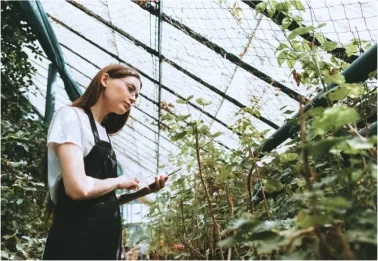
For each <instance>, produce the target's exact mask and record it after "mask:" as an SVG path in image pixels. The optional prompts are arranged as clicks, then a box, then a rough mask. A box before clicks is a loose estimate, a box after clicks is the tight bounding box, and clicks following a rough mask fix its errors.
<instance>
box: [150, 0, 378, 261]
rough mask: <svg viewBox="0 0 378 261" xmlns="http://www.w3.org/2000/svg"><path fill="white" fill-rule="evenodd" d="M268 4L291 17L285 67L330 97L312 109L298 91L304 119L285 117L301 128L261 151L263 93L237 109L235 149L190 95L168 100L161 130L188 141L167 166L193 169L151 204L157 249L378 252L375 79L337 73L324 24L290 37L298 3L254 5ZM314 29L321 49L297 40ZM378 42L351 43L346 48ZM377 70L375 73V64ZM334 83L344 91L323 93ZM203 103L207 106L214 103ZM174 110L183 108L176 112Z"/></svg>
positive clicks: (290, 255) (307, 255)
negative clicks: (277, 146) (351, 79)
mask: <svg viewBox="0 0 378 261" xmlns="http://www.w3.org/2000/svg"><path fill="white" fill-rule="evenodd" d="M265 9H267V10H268V13H271V14H272V15H273V14H274V12H275V11H276V10H280V11H283V12H285V13H286V15H287V18H285V19H286V20H285V21H284V22H283V24H282V25H281V28H282V30H283V32H284V34H285V36H286V39H287V41H285V42H281V43H280V45H279V46H278V47H277V50H276V55H277V62H278V64H279V65H281V66H287V67H289V68H290V69H292V70H293V72H292V74H293V77H294V79H295V80H296V81H297V84H298V85H304V86H306V87H307V88H308V89H310V88H313V89H314V93H318V92H319V91H323V92H324V93H323V98H324V101H325V102H324V105H323V106H320V107H314V108H312V109H310V110H309V111H307V112H304V110H303V104H304V103H307V102H311V101H310V100H304V98H301V99H300V103H301V104H300V103H298V110H299V112H300V113H299V116H298V117H295V118H293V119H291V120H289V121H288V122H287V123H290V124H293V126H298V128H297V129H298V132H297V135H294V136H293V137H291V138H292V140H291V141H290V142H289V143H288V144H287V145H288V147H287V149H286V151H285V152H284V153H278V152H274V151H273V152H270V153H264V154H263V155H260V154H259V150H258V148H260V147H261V145H262V144H263V143H264V141H265V140H266V138H267V136H266V135H267V131H262V132H261V131H258V130H257V129H256V128H255V127H254V125H253V123H252V121H251V118H250V117H251V115H250V114H253V115H256V116H258V115H260V113H261V112H260V106H259V103H260V101H259V99H258V98H256V97H251V106H250V107H247V108H242V109H240V110H239V111H238V113H237V114H236V115H235V117H236V118H237V120H236V123H235V125H234V126H230V129H231V130H232V131H233V132H234V134H235V135H238V137H239V144H238V145H239V146H238V148H237V149H235V150H233V151H227V150H224V149H222V148H221V147H220V146H219V144H218V143H217V142H216V141H217V140H221V138H222V135H224V134H222V133H220V132H216V133H212V132H211V131H210V125H209V124H206V123H205V122H204V121H203V120H202V119H201V118H202V114H201V115H194V114H192V113H191V111H190V107H189V106H188V102H189V101H191V100H193V99H194V97H193V96H190V97H188V98H187V99H185V100H183V99H179V100H177V101H176V104H174V105H173V104H167V103H166V102H163V103H162V108H163V115H162V123H163V125H164V126H165V127H163V129H165V130H166V131H167V133H168V135H169V136H170V137H171V140H172V141H173V142H175V143H177V145H178V147H179V148H180V151H179V153H178V154H177V155H171V158H170V159H171V163H173V164H175V165H177V166H181V167H182V166H184V167H185V170H184V171H183V174H182V175H181V176H177V177H176V178H174V181H173V182H172V185H171V187H170V190H169V191H163V192H161V193H160V194H159V195H158V198H157V200H156V202H155V204H154V205H153V206H152V207H151V209H150V213H149V217H150V218H151V219H152V220H153V222H152V224H151V225H150V226H151V235H152V239H151V240H152V244H151V245H152V246H153V247H152V249H151V251H153V252H155V253H158V255H160V256H162V257H164V256H168V257H170V258H173V259H375V258H377V242H376V237H377V235H376V229H377V215H376V211H377V165H376V160H377V151H376V143H377V141H376V139H377V138H376V133H374V132H373V133H370V131H369V129H370V128H372V125H371V124H372V123H373V122H374V121H375V119H376V98H377V91H376V82H375V83H374V84H367V83H360V84H351V83H347V82H346V81H345V78H344V76H343V75H342V74H341V72H342V71H344V70H345V69H346V68H347V67H348V66H349V64H348V63H346V62H344V61H341V60H340V59H338V58H335V57H334V56H332V55H328V56H324V55H322V54H323V53H324V51H331V50H333V49H334V48H336V47H337V46H338V44H337V43H333V42H326V41H325V38H324V36H323V35H321V34H320V32H319V29H320V28H321V27H322V26H324V24H320V25H311V26H307V27H302V28H298V29H295V30H293V31H292V32H291V33H286V31H285V30H286V29H287V28H288V27H289V26H290V23H291V22H292V21H296V22H297V23H300V22H301V20H300V18H299V17H300V16H290V10H292V9H295V10H298V11H302V10H304V7H303V5H302V3H301V2H300V1H283V2H280V3H277V2H275V1H269V2H268V3H266V2H262V3H261V4H259V5H258V6H257V8H256V10H257V12H261V11H263V10H265ZM239 18H240V19H242V18H241V16H240V17H239ZM306 33H311V34H312V35H314V38H316V39H318V41H319V42H320V43H321V45H320V46H315V45H314V44H313V42H311V41H307V40H303V39H302V40H299V37H298V36H299V35H301V34H306ZM356 46H357V49H356ZM370 46H371V44H370V43H367V42H364V41H360V40H359V39H353V40H352V41H351V43H350V44H348V45H347V46H346V50H347V55H352V54H353V55H356V54H357V55H359V54H362V53H363V52H365V51H366V50H367V49H368V48H369V47H370ZM294 70H295V71H294ZM369 77H370V78H371V80H374V77H376V71H375V72H370V74H369ZM373 82H374V81H373ZM328 84H336V85H337V87H336V88H335V89H334V90H332V91H327V88H326V87H327V85H328ZM310 98H311V97H310ZM196 103H197V104H198V106H202V107H203V110H205V109H206V106H208V105H209V104H210V103H211V102H210V101H205V100H204V99H202V98H198V99H196ZM178 106H185V107H186V108H187V114H178V113H177V112H176V107H178ZM281 110H282V111H283V112H284V110H285V108H281ZM180 111H181V110H180ZM261 156H263V157H261ZM178 244H180V247H177V245H178Z"/></svg>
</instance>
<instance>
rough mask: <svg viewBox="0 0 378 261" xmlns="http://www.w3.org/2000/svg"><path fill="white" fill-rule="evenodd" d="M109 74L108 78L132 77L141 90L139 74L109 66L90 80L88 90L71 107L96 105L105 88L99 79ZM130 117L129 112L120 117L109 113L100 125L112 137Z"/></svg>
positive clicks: (121, 67) (120, 66)
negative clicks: (135, 79)
mask: <svg viewBox="0 0 378 261" xmlns="http://www.w3.org/2000/svg"><path fill="white" fill-rule="evenodd" d="M105 73H107V74H109V77H110V78H115V79H116V78H124V77H127V76H132V77H135V78H137V79H138V80H139V81H140V88H142V81H141V79H140V75H139V73H138V72H137V71H136V70H134V69H132V68H129V67H126V66H124V65H121V64H110V65H108V66H106V67H104V68H103V69H101V70H100V71H99V72H98V73H97V74H96V76H95V77H94V78H93V79H92V81H91V83H90V84H89V86H88V88H87V89H86V90H85V92H84V94H83V95H82V96H80V98H78V99H77V100H75V101H74V102H73V103H72V106H73V107H79V108H82V109H84V108H85V107H91V106H93V105H95V104H96V102H97V100H98V99H99V97H100V95H102V94H103V92H104V90H105V88H104V87H103V86H102V84H101V77H102V76H103V75H104V74H105ZM129 115H130V110H128V111H127V112H126V113H124V114H122V115H118V114H116V113H109V114H108V115H107V116H106V117H105V119H104V120H103V121H102V123H101V125H102V126H104V127H105V129H106V131H107V133H108V134H110V135H114V134H116V133H118V132H119V131H120V130H122V128H123V126H125V124H126V122H127V120H128V118H129Z"/></svg>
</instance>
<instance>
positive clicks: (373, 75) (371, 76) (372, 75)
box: [368, 69, 377, 78]
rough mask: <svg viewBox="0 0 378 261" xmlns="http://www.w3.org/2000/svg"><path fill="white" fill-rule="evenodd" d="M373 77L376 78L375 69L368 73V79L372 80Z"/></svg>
mask: <svg viewBox="0 0 378 261" xmlns="http://www.w3.org/2000/svg"><path fill="white" fill-rule="evenodd" d="M375 76H377V69H375V70H374V71H372V72H370V73H369V75H368V77H369V78H374V77H375Z"/></svg>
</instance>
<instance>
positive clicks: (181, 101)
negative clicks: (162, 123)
mask: <svg viewBox="0 0 378 261" xmlns="http://www.w3.org/2000/svg"><path fill="white" fill-rule="evenodd" d="M176 103H179V104H185V103H186V102H185V101H184V100H183V99H178V100H177V101H176Z"/></svg>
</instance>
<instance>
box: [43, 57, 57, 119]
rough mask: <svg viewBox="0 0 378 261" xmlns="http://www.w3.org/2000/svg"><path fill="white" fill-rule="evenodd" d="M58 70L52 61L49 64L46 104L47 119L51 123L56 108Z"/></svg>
mask: <svg viewBox="0 0 378 261" xmlns="http://www.w3.org/2000/svg"><path fill="white" fill-rule="evenodd" d="M57 72H58V70H57V69H56V67H55V66H54V65H53V64H52V63H50V64H49V76H48V78H47V90H46V106H45V120H46V122H47V123H50V122H51V120H52V118H53V115H54V110H55V90H56V74H57Z"/></svg>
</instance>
